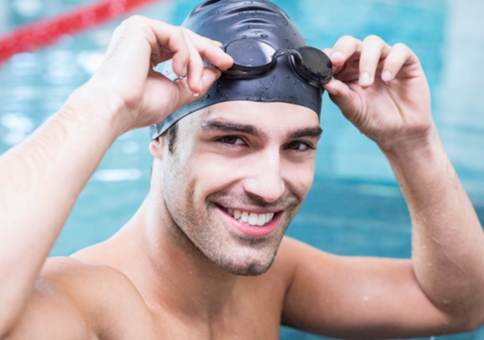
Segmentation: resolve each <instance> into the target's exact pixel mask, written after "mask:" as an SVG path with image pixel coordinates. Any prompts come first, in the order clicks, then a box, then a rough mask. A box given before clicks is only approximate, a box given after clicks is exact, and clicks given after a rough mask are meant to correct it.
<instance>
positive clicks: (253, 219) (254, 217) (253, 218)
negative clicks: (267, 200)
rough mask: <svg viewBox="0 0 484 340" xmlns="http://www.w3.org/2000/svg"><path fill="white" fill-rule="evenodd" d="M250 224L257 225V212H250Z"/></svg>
mask: <svg viewBox="0 0 484 340" xmlns="http://www.w3.org/2000/svg"><path fill="white" fill-rule="evenodd" d="M249 224H252V225H257V214H255V213H250V215H249Z"/></svg>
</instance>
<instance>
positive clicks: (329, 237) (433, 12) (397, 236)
mask: <svg viewBox="0 0 484 340" xmlns="http://www.w3.org/2000/svg"><path fill="white" fill-rule="evenodd" d="M274 2H275V3H277V4H278V5H280V6H281V7H282V8H283V9H285V10H286V12H287V13H288V14H289V15H290V17H291V18H292V19H293V20H294V21H295V23H296V25H297V26H298V27H299V28H300V30H301V31H302V33H303V35H304V36H305V37H306V38H307V41H308V43H309V44H310V45H313V46H317V47H320V48H325V47H331V46H332V45H333V44H334V43H335V42H336V40H337V39H338V38H339V37H340V36H342V35H346V34H349V35H353V36H355V37H357V38H361V39H363V38H364V37H365V36H367V35H370V34H376V35H378V36H380V37H382V38H383V39H385V40H386V41H387V42H388V43H390V44H395V43H397V42H403V43H405V44H407V45H408V46H410V47H411V48H412V49H413V50H414V51H415V52H416V53H417V55H418V56H419V57H420V59H421V61H422V64H423V67H424V69H425V72H426V74H427V77H428V79H429V83H430V87H431V91H432V95H433V115H434V120H435V122H436V124H437V127H438V129H439V132H440V136H441V138H442V141H443V144H444V146H445V148H446V150H447V152H448V154H449V156H450V158H451V160H452V163H453V164H454V166H455V168H456V170H457V173H458V174H459V176H460V178H461V180H462V182H463V184H464V187H465V188H466V190H467V192H468V194H469V196H470V197H471V200H472V202H473V204H474V206H475V208H476V211H477V213H478V215H479V217H480V219H481V221H483V222H484V114H483V113H484V96H483V95H482V93H483V92H484V90H483V89H482V86H481V83H482V82H481V79H483V78H484V63H482V61H481V58H482V56H483V55H484V30H483V29H482V19H481V16H480V13H484V2H482V1H480V0H448V1H443V0H425V1H421V0H418V1H417V0H338V1H326V0H298V1H294V0H278V1H274ZM82 3H86V2H82ZM197 3H198V1H195V0H181V1H169V2H164V3H160V4H156V5H151V6H149V7H145V8H143V9H142V10H139V11H138V13H141V14H143V15H147V16H150V17H153V18H157V19H160V20H164V21H167V22H169V23H173V24H180V23H181V22H182V21H183V19H184V17H185V16H186V14H187V13H188V12H189V11H190V10H191V9H192V8H193V7H194V6H195V5H196V4H197ZM79 4H81V1H79V0H63V1H60V0H0V33H5V32H7V31H9V30H11V29H12V28H14V27H16V26H19V25H21V24H24V23H27V22H29V21H31V20H35V19H38V18H42V17H48V16H52V15H54V14H56V13H60V12H62V11H65V10H68V9H70V8H74V7H75V6H77V5H79ZM117 23H119V20H118V21H116V22H113V23H110V24H107V25H104V26H101V27H99V28H97V29H94V30H91V31H89V32H86V33H82V34H80V35H77V36H74V37H71V36H64V37H63V38H62V39H61V41H60V42H59V43H58V44H57V45H55V46H51V47H48V48H45V49H43V50H42V51H40V52H36V53H28V54H20V55H17V56H15V57H13V58H12V59H11V60H10V61H9V62H7V63H5V64H4V65H3V66H0V153H3V152H5V151H6V150H8V149H9V148H10V147H11V146H13V145H15V144H17V143H19V142H20V141H21V140H22V139H24V138H25V137H26V136H27V135H28V134H29V133H30V132H31V131H32V130H33V129H35V128H36V127H37V126H39V125H40V124H42V122H44V121H45V120H46V119H47V118H48V117H49V116H51V115H52V114H53V113H54V112H55V111H56V110H58V109H59V108H60V107H61V105H62V103H63V102H64V101H65V99H66V98H67V96H68V95H69V94H70V93H71V92H72V91H73V90H74V89H75V88H77V87H78V86H80V85H81V84H83V83H84V82H85V81H86V80H87V79H89V77H90V76H91V75H92V73H93V72H95V70H96V69H97V67H98V66H99V63H100V60H101V59H102V55H103V53H104V51H105V49H106V46H107V44H108V42H109V39H110V36H111V34H112V31H113V29H114V27H115V26H116V24H117ZM323 101H324V104H323V110H322V115H321V124H322V127H323V129H324V134H323V137H322V139H321V141H320V143H319V145H318V152H317V156H316V174H315V180H314V185H313V187H312V189H311V191H310V193H309V195H308V198H307V200H306V202H305V203H304V205H303V207H302V209H301V211H300V213H299V214H298V215H297V216H296V218H295V219H294V221H293V222H292V223H291V226H290V228H289V230H288V235H290V236H292V237H294V238H297V239H299V240H302V241H304V242H307V243H309V244H311V245H313V246H315V247H318V248H320V249H322V250H324V251H327V252H331V253H336V254H341V255H358V256H362V255H363V256H381V257H393V258H409V257H410V256H411V248H410V237H411V234H410V219H409V216H408V210H407V207H406V204H405V201H404V199H403V196H402V194H401V191H400V189H399V187H398V186H397V183H396V181H395V178H394V176H393V174H392V172H391V169H390V166H389V165H388V163H387V161H386V159H385V158H384V156H383V155H382V154H381V152H380V151H379V150H378V148H377V147H376V145H375V144H374V143H373V142H371V141H370V140H368V139H367V138H365V137H364V136H363V135H361V134H360V133H359V132H358V131H357V130H356V129H355V128H354V127H353V126H352V125H351V124H350V123H349V122H347V121H346V120H345V119H344V117H343V116H342V115H341V113H340V112H339V110H338V109H337V108H336V107H335V106H334V105H333V104H332V103H331V102H330V100H329V98H328V97H327V96H326V95H325V97H324V100H323ZM148 143H149V136H148V131H147V129H140V130H136V131H131V132H129V133H127V134H125V135H123V136H122V137H121V138H119V139H118V140H117V141H116V142H115V143H114V145H113V146H112V147H111V149H110V150H109V151H108V153H107V154H106V156H105V157H104V159H103V161H102V163H101V165H100V166H99V169H98V171H97V172H96V173H95V175H94V176H93V178H92V179H91V180H90V181H89V183H88V185H87V186H86V188H85V189H84V191H83V192H82V194H81V196H80V198H79V200H78V202H77V204H76V206H75V208H74V211H73V212H72V214H71V216H70V218H69V220H68V222H67V225H66V227H65V229H64V231H63V232H62V234H61V236H60V238H59V240H58V242H57V243H56V245H55V247H54V249H53V250H52V253H51V255H69V254H71V253H73V252H75V251H76V250H78V249H80V248H83V247H85V246H88V245H90V244H93V243H97V242H100V241H102V240H105V239H106V238H108V237H110V236H111V235H112V234H113V233H114V232H116V231H117V230H118V229H119V228H120V227H121V226H122V225H123V224H124V223H125V222H126V221H127V220H128V219H129V218H130V217H131V215H132V214H133V213H134V212H135V211H136V209H137V208H138V206H139V205H140V204H141V202H142V200H143V198H144V197H145V195H146V193H147V191H148V188H149V176H150V167H151V156H150V154H149V152H148ZM482 338H484V329H482V330H478V331H475V332H473V333H467V334H462V335H452V336H443V337H438V336H437V337H434V338H433V339H453V340H464V339H466V340H471V339H473V340H474V339H475V340H477V339H482ZM281 339H308V340H309V339H326V338H324V337H318V336H314V335H309V334H305V333H302V332H298V331H295V330H292V329H288V328H283V329H282V331H281ZM426 339H429V338H426Z"/></svg>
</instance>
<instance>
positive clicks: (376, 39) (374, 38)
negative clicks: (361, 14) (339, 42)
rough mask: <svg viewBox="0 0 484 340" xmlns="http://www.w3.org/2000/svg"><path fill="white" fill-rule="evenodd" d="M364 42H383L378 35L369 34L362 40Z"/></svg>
mask: <svg viewBox="0 0 484 340" xmlns="http://www.w3.org/2000/svg"><path fill="white" fill-rule="evenodd" d="M364 42H365V43H367V42H369V43H383V39H382V38H380V37H379V36H377V35H374V34H372V35H369V36H367V37H366V38H365V40H364Z"/></svg>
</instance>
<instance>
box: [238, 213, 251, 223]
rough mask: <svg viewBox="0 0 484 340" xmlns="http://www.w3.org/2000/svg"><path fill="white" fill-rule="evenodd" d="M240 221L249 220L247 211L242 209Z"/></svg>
mask: <svg viewBox="0 0 484 340" xmlns="http://www.w3.org/2000/svg"><path fill="white" fill-rule="evenodd" d="M240 221H241V222H243V223H246V222H249V214H248V213H247V211H244V212H243V213H242V215H241V216H240Z"/></svg>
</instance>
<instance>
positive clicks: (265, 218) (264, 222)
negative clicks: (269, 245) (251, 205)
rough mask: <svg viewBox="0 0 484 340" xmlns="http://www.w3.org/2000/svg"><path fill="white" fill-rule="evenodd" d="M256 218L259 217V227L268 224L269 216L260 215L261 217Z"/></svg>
mask: <svg viewBox="0 0 484 340" xmlns="http://www.w3.org/2000/svg"><path fill="white" fill-rule="evenodd" d="M251 215H252V214H251ZM256 216H257V225H260V226H261V227H262V226H263V225H264V224H266V222H267V214H260V215H256ZM249 222H250V221H249Z"/></svg>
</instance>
